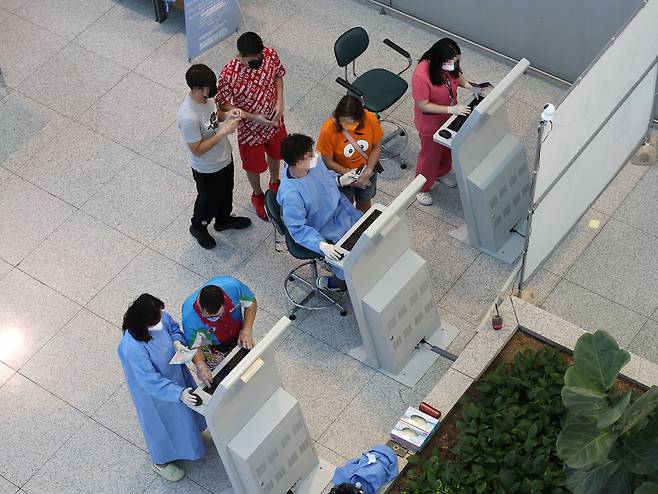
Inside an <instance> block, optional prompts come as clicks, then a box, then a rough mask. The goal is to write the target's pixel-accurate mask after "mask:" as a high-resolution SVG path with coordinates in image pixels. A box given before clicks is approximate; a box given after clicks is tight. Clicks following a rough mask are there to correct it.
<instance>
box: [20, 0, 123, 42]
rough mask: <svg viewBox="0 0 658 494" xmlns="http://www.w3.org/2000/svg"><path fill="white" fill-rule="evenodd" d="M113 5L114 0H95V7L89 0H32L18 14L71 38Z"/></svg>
mask: <svg viewBox="0 0 658 494" xmlns="http://www.w3.org/2000/svg"><path fill="white" fill-rule="evenodd" d="M113 5H115V2H114V1H112V0H95V1H94V4H93V8H92V7H91V6H90V5H89V2H87V0H59V1H58V2H51V1H49V0H30V1H29V2H27V3H26V4H24V5H23V7H22V8H20V9H18V10H17V11H16V14H17V15H20V16H21V17H23V18H24V19H27V20H29V21H30V22H33V23H34V24H36V25H38V26H41V27H42V28H44V29H47V30H48V31H51V32H53V33H55V34H58V35H60V36H62V37H63V38H66V39H69V40H71V39H73V38H75V37H76V36H77V35H78V34H80V33H81V32H82V31H83V30H84V29H85V28H86V27H87V26H89V25H90V24H91V23H93V22H94V21H95V20H96V19H98V17H100V16H101V15H103V14H104V13H105V12H107V11H108V10H109V9H110V8H112V6H113Z"/></svg>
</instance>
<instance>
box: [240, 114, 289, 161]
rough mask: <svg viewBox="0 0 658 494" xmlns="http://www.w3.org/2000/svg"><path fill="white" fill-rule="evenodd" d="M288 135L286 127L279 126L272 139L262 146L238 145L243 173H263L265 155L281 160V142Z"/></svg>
mask: <svg viewBox="0 0 658 494" xmlns="http://www.w3.org/2000/svg"><path fill="white" fill-rule="evenodd" d="M286 135H288V133H287V131H286V126H285V124H284V125H281V127H279V131H278V132H277V133H276V134H274V135H273V136H272V138H271V139H270V140H269V141H267V142H266V143H264V144H258V145H256V146H249V145H248V144H240V143H238V149H239V151H240V159H241V160H242V168H243V169H244V171H247V172H251V173H263V172H264V171H266V170H267V161H265V154H266V153H267V155H268V156H269V157H270V158H272V159H275V160H280V159H281V142H282V141H283V139H284V138H285V137H286Z"/></svg>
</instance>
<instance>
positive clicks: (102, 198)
mask: <svg viewBox="0 0 658 494" xmlns="http://www.w3.org/2000/svg"><path fill="white" fill-rule="evenodd" d="M190 189H191V187H190V182H189V181H187V180H185V179H184V178H182V177H181V176H180V175H177V174H175V173H173V172H170V171H169V170H167V169H165V168H162V167H161V166H160V165H156V164H155V163H153V162H152V161H149V160H147V159H146V158H142V157H139V158H137V159H136V160H134V161H132V162H130V163H129V164H128V166H126V167H125V168H124V169H123V170H121V171H120V172H119V173H117V174H116V175H115V177H114V178H113V179H112V180H110V182H109V183H107V185H105V186H104V187H103V188H102V189H101V190H99V191H98V192H97V193H96V194H95V195H94V196H93V197H92V198H91V199H89V201H87V202H86V203H85V205H84V206H83V207H82V209H83V210H84V211H85V212H87V213H89V214H90V215H92V216H94V217H95V218H98V219H99V220H101V221H103V222H104V223H105V224H107V225H109V226H111V227H113V228H116V229H117V230H119V231H120V232H122V233H125V234H126V235H128V236H130V237H131V238H134V239H136V240H139V241H140V242H142V243H145V244H147V243H149V242H150V241H151V240H153V239H154V238H155V237H156V236H157V235H158V234H160V233H161V232H162V231H163V230H164V229H165V227H167V225H169V224H170V223H171V222H172V221H173V220H174V219H175V218H176V217H177V216H178V215H179V214H180V213H181V212H183V211H184V210H186V209H189V208H190V204H192V201H194V197H195V196H194V194H193V192H192V190H190Z"/></svg>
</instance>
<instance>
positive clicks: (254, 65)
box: [247, 57, 263, 70]
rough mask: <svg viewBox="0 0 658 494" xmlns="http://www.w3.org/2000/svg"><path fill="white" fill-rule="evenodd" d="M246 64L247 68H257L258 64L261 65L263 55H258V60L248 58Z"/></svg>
mask: <svg viewBox="0 0 658 494" xmlns="http://www.w3.org/2000/svg"><path fill="white" fill-rule="evenodd" d="M247 65H249V68H250V69H252V70H258V69H260V66H261V65H263V57H260V58H259V59H258V60H249V61H248V62H247Z"/></svg>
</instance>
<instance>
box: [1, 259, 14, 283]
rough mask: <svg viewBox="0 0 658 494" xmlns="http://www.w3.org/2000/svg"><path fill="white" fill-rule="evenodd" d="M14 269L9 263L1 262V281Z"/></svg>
mask: <svg viewBox="0 0 658 494" xmlns="http://www.w3.org/2000/svg"><path fill="white" fill-rule="evenodd" d="M12 269H13V266H12V265H11V264H9V263H8V262H5V261H2V260H0V280H1V279H2V278H4V277H5V275H7V273H9V271H11V270H12Z"/></svg>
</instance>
